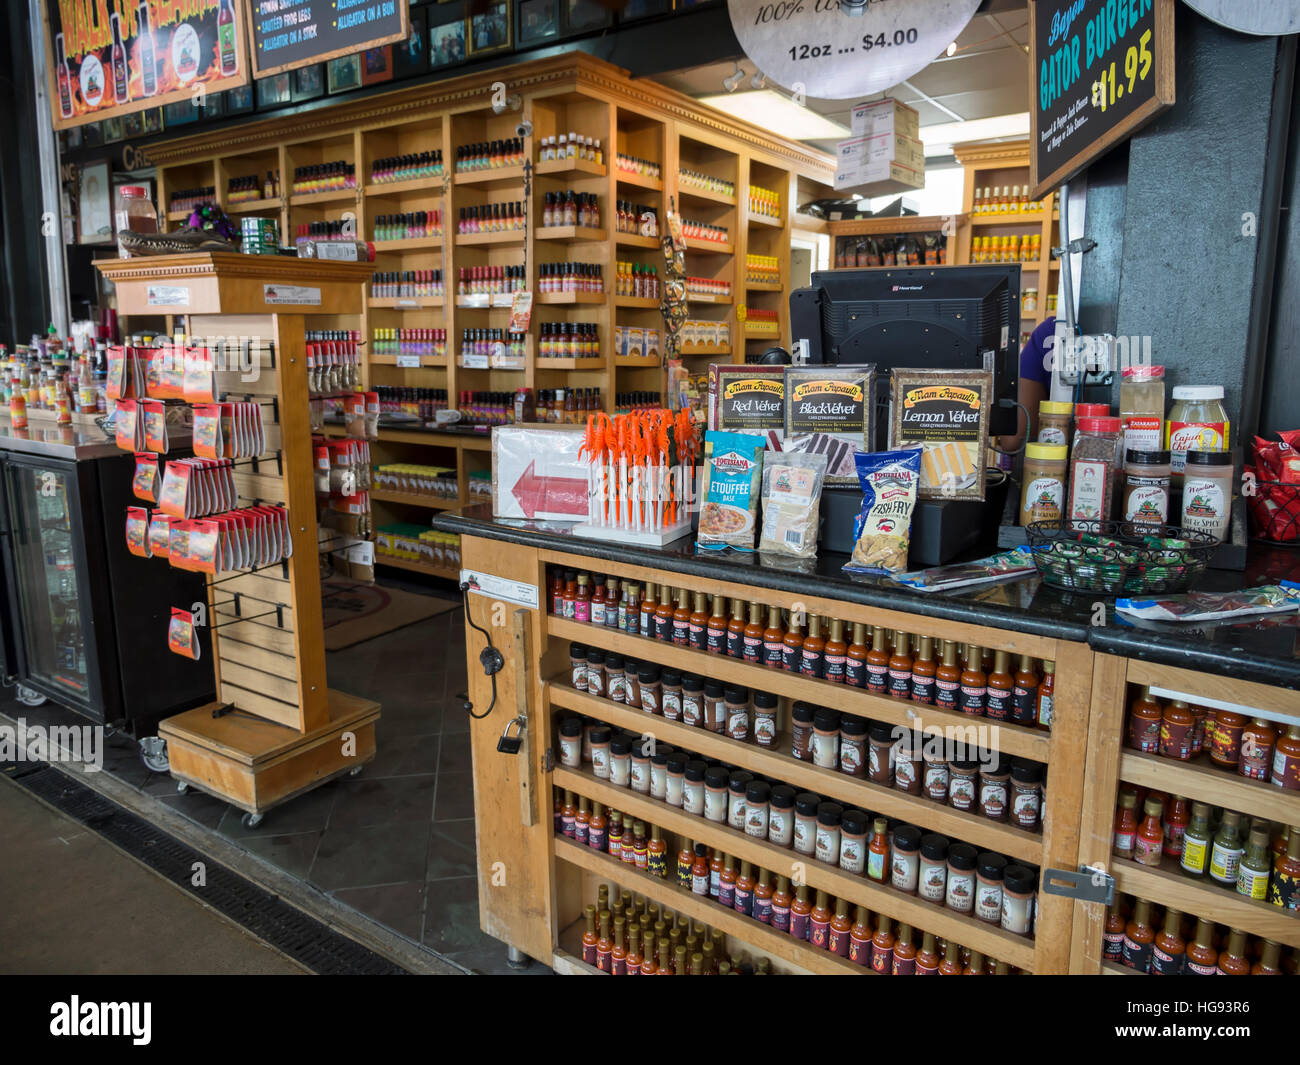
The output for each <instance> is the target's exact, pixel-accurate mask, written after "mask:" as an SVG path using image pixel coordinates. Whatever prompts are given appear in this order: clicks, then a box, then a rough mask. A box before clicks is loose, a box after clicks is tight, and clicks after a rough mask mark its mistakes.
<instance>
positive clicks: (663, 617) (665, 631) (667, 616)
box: [654, 584, 673, 643]
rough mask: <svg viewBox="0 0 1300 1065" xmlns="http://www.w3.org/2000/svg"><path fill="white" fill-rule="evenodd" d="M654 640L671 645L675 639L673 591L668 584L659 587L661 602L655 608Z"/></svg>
mask: <svg viewBox="0 0 1300 1065" xmlns="http://www.w3.org/2000/svg"><path fill="white" fill-rule="evenodd" d="M654 638H655V639H656V640H663V641H664V643H671V642H672V639H673V590H672V589H671V588H669V587H668V585H666V584H662V585H660V586H659V602H658V604H657V605H656V606H655V619H654Z"/></svg>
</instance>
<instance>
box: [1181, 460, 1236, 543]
mask: <svg viewBox="0 0 1300 1065" xmlns="http://www.w3.org/2000/svg"><path fill="white" fill-rule="evenodd" d="M1183 469H1184V477H1183V510H1182V527H1183V528H1184V529H1194V530H1195V531H1197V532H1203V533H1208V534H1209V535H1210V536H1213V537H1214V538H1215V539H1216V540H1219V541H1223V540H1226V539H1227V538H1228V527H1229V525H1230V524H1231V522H1232V479H1233V474H1234V472H1235V468H1234V467H1233V464H1232V453H1231V452H1229V451H1197V450H1192V451H1188V452H1187V456H1186V464H1185V466H1184V468H1183Z"/></svg>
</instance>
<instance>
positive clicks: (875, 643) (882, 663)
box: [867, 625, 889, 695]
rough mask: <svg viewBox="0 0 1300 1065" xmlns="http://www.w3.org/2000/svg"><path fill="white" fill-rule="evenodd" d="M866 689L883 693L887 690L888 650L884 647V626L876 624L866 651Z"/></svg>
mask: <svg viewBox="0 0 1300 1065" xmlns="http://www.w3.org/2000/svg"><path fill="white" fill-rule="evenodd" d="M867 690H868V691H872V692H876V693H877V694H879V695H884V694H885V693H886V692H888V691H889V651H888V650H886V648H885V628H884V626H883V625H877V626H876V628H875V631H874V632H873V633H872V635H871V650H870V651H868V652H867Z"/></svg>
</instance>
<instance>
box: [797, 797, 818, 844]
mask: <svg viewBox="0 0 1300 1065" xmlns="http://www.w3.org/2000/svg"><path fill="white" fill-rule="evenodd" d="M820 803H821V799H820V798H819V797H818V796H816V795H814V794H813V793H812V792H811V791H801V792H800V793H799V794H798V795H796V796H795V798H794V849H795V850H796V851H798V852H799V853H800V854H813V853H815V852H816V850H817V807H818V805H820Z"/></svg>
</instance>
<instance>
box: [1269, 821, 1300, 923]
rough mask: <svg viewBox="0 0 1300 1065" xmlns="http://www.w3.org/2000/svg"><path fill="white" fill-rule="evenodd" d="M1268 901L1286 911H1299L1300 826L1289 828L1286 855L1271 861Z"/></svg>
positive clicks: (1278, 856)
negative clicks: (1271, 870) (1271, 877)
mask: <svg viewBox="0 0 1300 1065" xmlns="http://www.w3.org/2000/svg"><path fill="white" fill-rule="evenodd" d="M1268 901H1269V902H1271V903H1272V904H1273V905H1274V906H1281V907H1282V908H1283V909H1287V910H1298V909H1300V826H1296V825H1292V826H1291V835H1290V836H1289V837H1288V838H1287V841H1286V853H1285V854H1279V855H1277V856H1276V857H1275V858H1274V859H1273V879H1272V881H1271V883H1270V884H1269V888H1268Z"/></svg>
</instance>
